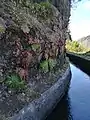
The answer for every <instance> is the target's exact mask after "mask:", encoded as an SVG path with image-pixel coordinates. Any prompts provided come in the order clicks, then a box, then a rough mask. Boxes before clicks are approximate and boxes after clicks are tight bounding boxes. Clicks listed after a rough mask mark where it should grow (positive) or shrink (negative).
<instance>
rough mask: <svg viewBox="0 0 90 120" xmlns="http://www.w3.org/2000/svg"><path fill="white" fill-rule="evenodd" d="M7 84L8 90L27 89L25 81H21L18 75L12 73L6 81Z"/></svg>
mask: <svg viewBox="0 0 90 120" xmlns="http://www.w3.org/2000/svg"><path fill="white" fill-rule="evenodd" d="M5 84H6V85H7V87H8V88H11V89H14V90H17V91H20V90H23V89H25V81H24V80H22V79H21V77H20V76H19V75H18V74H16V73H12V74H10V75H8V76H7V77H6V79H5Z"/></svg>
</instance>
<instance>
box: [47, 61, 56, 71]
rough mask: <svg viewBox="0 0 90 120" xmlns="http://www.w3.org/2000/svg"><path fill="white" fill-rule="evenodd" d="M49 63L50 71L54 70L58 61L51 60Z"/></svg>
mask: <svg viewBox="0 0 90 120" xmlns="http://www.w3.org/2000/svg"><path fill="white" fill-rule="evenodd" d="M48 62H49V67H50V70H53V68H54V67H55V66H56V63H57V62H56V60H54V59H49V60H48Z"/></svg>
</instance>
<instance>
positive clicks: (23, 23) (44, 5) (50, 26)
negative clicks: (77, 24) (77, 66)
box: [0, 0, 71, 80]
mask: <svg viewBox="0 0 90 120" xmlns="http://www.w3.org/2000/svg"><path fill="white" fill-rule="evenodd" d="M70 4H71V1H70V0H51V1H50V3H49V2H48V1H46V0H41V1H40V0H33V1H32V2H30V1H28V0H26V1H23V0H22V2H19V1H15V0H12V1H10V0H8V1H6V0H1V1H0V78H1V79H3V78H5V77H6V76H7V74H11V73H12V72H16V73H18V74H19V75H20V77H21V78H22V79H26V80H27V79H28V78H27V76H28V73H29V71H30V69H31V68H32V67H33V68H35V69H37V70H38V69H42V70H43V71H44V72H48V71H50V70H52V69H53V68H54V67H55V66H56V65H57V60H58V59H60V58H61V60H62V61H60V64H61V66H62V64H63V61H64V59H65V56H64V51H65V40H66V32H67V27H68V22H69V17H70ZM44 68H45V69H44Z"/></svg>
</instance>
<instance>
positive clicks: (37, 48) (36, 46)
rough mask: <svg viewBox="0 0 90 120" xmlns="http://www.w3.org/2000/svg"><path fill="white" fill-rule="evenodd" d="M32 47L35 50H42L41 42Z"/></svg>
mask: <svg viewBox="0 0 90 120" xmlns="http://www.w3.org/2000/svg"><path fill="white" fill-rule="evenodd" d="M31 48H32V50H33V51H37V50H40V44H32V45H31Z"/></svg>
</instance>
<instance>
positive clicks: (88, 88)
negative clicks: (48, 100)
mask: <svg viewBox="0 0 90 120" xmlns="http://www.w3.org/2000/svg"><path fill="white" fill-rule="evenodd" d="M70 67H71V71H72V78H71V85H70V89H69V91H68V93H67V94H66V95H65V96H64V97H63V99H62V100H61V101H60V103H59V104H58V105H57V106H56V108H55V109H54V110H53V112H52V113H51V114H50V115H49V117H48V118H47V119H46V120H90V76H88V75H87V74H85V73H84V72H82V71H81V70H80V69H79V68H77V67H75V66H74V65H72V64H70Z"/></svg>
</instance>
